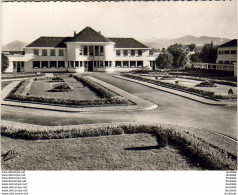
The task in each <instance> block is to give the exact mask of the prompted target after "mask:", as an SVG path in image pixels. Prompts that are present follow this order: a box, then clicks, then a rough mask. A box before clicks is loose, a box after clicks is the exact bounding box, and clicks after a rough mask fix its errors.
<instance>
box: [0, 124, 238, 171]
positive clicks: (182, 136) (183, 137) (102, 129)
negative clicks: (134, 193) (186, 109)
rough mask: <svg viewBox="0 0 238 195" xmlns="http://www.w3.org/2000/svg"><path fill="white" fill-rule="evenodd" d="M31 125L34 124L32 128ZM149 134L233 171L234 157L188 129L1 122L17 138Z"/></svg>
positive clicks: (5, 132)
mask: <svg viewBox="0 0 238 195" xmlns="http://www.w3.org/2000/svg"><path fill="white" fill-rule="evenodd" d="M32 128H34V127H32ZM143 133H148V134H151V135H152V136H155V137H156V140H157V142H158V149H159V148H161V147H166V146H167V145H168V144H169V145H171V146H174V147H176V148H178V149H179V150H180V151H181V152H182V154H183V155H185V156H187V157H188V158H190V159H191V160H192V161H193V162H195V163H199V165H200V166H201V167H203V168H205V169H209V170H236V169H237V156H236V155H234V154H231V153H229V152H226V151H225V150H223V149H220V148H218V147H217V146H214V145H212V144H210V143H209V142H207V141H205V140H203V139H202V138H199V137H197V136H195V135H194V134H191V133H189V132H183V131H178V130H176V129H174V128H172V127H170V128H168V127H164V126H162V125H132V124H119V125H118V124H117V125H107V126H97V125H96V126H89V127H87V126H86V127H85V126H83V127H81V126H71V127H70V128H69V127H66V128H65V127H63V126H61V127H57V128H55V129H53V130H52V129H50V128H49V129H47V127H45V129H37V130H35V129H29V128H27V127H26V128H23V127H17V126H9V125H7V124H3V125H2V126H1V134H2V135H3V136H8V137H12V138H17V139H26V140H44V139H64V138H77V137H91V136H106V135H121V134H143Z"/></svg>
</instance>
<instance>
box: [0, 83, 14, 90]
mask: <svg viewBox="0 0 238 195" xmlns="http://www.w3.org/2000/svg"><path fill="white" fill-rule="evenodd" d="M11 82H12V81H2V82H1V89H3V88H5V87H6V86H7V85H8V84H10V83H11Z"/></svg>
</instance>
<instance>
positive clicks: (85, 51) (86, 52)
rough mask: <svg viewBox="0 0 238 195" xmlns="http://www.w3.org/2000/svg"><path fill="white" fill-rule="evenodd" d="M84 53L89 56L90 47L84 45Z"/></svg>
mask: <svg viewBox="0 0 238 195" xmlns="http://www.w3.org/2000/svg"><path fill="white" fill-rule="evenodd" d="M83 55H84V56H87V55H88V47H87V46H84V47H83Z"/></svg>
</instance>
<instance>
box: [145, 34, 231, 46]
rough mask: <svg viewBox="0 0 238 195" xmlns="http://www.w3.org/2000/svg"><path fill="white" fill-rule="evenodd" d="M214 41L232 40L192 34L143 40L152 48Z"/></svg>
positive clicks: (221, 42)
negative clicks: (175, 37) (173, 37)
mask: <svg viewBox="0 0 238 195" xmlns="http://www.w3.org/2000/svg"><path fill="white" fill-rule="evenodd" d="M211 41H212V42H213V44H214V45H221V44H223V43H226V42H227V41H230V39H226V38H219V37H207V36H201V37H195V36H191V35H187V36H184V37H180V38H178V39H169V38H161V39H157V38H153V39H147V40H142V41H141V42H143V43H144V44H145V45H147V46H149V47H152V48H156V49H158V48H160V49H162V48H167V47H168V46H170V45H173V44H175V43H182V44H191V43H195V44H196V45H197V46H203V45H204V44H205V43H210V42H211Z"/></svg>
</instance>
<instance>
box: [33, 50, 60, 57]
mask: <svg viewBox="0 0 238 195" xmlns="http://www.w3.org/2000/svg"><path fill="white" fill-rule="evenodd" d="M56 51H58V52H57V54H56ZM33 52H34V55H35V56H39V55H40V50H39V49H34V50H33ZM49 52H50V53H49V54H50V55H49V56H56V55H57V56H64V50H63V49H59V50H55V49H50V50H49ZM41 55H42V56H48V50H47V49H42V50H41Z"/></svg>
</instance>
